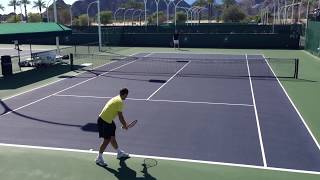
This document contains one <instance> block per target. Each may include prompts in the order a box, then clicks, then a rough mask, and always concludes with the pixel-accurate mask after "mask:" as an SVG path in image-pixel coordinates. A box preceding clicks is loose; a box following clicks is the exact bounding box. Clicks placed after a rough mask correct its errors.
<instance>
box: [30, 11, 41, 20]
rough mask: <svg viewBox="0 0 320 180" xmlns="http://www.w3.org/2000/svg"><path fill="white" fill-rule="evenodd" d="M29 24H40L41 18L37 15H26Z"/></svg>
mask: <svg viewBox="0 0 320 180" xmlns="http://www.w3.org/2000/svg"><path fill="white" fill-rule="evenodd" d="M28 19H29V22H41V21H42V18H41V16H40V14H38V13H29V14H28Z"/></svg>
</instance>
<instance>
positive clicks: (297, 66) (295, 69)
mask: <svg viewBox="0 0 320 180" xmlns="http://www.w3.org/2000/svg"><path fill="white" fill-rule="evenodd" d="M298 74H299V59H298V58H297V59H295V68H294V78H295V79H298Z"/></svg>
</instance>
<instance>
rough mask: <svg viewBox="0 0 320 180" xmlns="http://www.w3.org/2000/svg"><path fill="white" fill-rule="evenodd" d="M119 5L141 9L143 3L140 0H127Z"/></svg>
mask: <svg viewBox="0 0 320 180" xmlns="http://www.w3.org/2000/svg"><path fill="white" fill-rule="evenodd" d="M120 7H123V8H134V9H143V8H144V4H143V3H142V2H137V1H135V0H128V1H126V2H125V3H124V4H121V5H120Z"/></svg>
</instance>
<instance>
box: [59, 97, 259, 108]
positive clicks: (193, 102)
mask: <svg viewBox="0 0 320 180" xmlns="http://www.w3.org/2000/svg"><path fill="white" fill-rule="evenodd" d="M54 96H60V97H76V98H96V99H111V98H112V97H108V96H78V95H63V94H57V95H54ZM126 100H132V101H150V102H169V103H186V104H208V105H226V106H249V107H252V106H253V105H252V104H233V103H219V102H217V103H214V102H201V101H175V100H166V99H137V98H126Z"/></svg>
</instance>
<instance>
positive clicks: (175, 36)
mask: <svg viewBox="0 0 320 180" xmlns="http://www.w3.org/2000/svg"><path fill="white" fill-rule="evenodd" d="M176 46H178V49H179V33H178V31H177V30H175V31H174V34H173V48H174V49H176Z"/></svg>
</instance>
